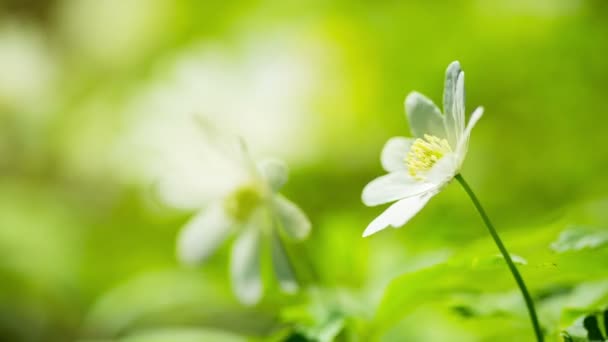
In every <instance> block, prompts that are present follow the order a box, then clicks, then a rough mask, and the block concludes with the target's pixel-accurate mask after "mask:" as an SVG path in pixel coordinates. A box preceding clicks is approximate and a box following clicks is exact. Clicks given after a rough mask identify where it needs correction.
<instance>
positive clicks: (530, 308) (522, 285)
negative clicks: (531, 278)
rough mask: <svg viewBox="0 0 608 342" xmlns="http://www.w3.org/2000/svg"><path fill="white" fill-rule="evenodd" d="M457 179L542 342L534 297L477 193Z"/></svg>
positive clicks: (458, 177)
mask: <svg viewBox="0 0 608 342" xmlns="http://www.w3.org/2000/svg"><path fill="white" fill-rule="evenodd" d="M455 178H456V179H457V180H458V182H460V185H462V187H463V188H464V191H466V193H467V194H468V195H469V197H470V198H471V201H473V204H474V205H475V208H477V211H478V212H479V215H481V218H482V219H483V222H484V223H485V224H486V226H487V227H488V230H489V231H490V235H492V238H493V239H494V242H495V243H496V246H498V249H499V250H500V253H502V256H503V257H504V258H505V260H506V261H507V265H508V266H509V270H511V273H512V274H513V278H515V281H516V282H517V285H518V286H519V289H520V291H521V293H522V295H523V296H524V300H525V302H526V306H527V307H528V313H529V314H530V320H531V321H532V326H534V333H535V334H536V339H537V340H538V341H539V342H542V341H543V339H544V337H543V333H542V330H541V328H540V324H539V323H538V317H537V316H536V310H535V309H534V302H533V301H532V297H531V296H530V293H529V292H528V288H527V287H526V283H524V280H523V278H522V277H521V275H520V274H519V271H518V270H517V267H516V266H515V264H514V263H513V260H512V259H511V255H510V254H509V252H508V251H507V248H506V247H505V245H504V244H503V243H502V240H501V239H500V236H498V232H496V229H494V226H493V225H492V222H490V218H489V217H488V215H487V214H486V212H485V210H483V207H482V206H481V203H480V202H479V199H477V196H475V193H473V190H472V189H471V187H470V186H469V184H467V182H466V181H465V180H464V178H462V175H460V174H457V175H456V176H455Z"/></svg>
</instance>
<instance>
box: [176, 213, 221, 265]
mask: <svg viewBox="0 0 608 342" xmlns="http://www.w3.org/2000/svg"><path fill="white" fill-rule="evenodd" d="M232 225H233V222H232V220H230V219H229V218H228V217H227V216H226V213H225V212H224V208H223V206H222V204H221V202H215V203H212V204H211V205H209V207H207V208H206V209H203V210H201V211H200V212H199V213H198V214H197V215H196V216H194V218H193V219H192V220H190V222H188V223H187V224H186V226H185V227H184V228H183V229H182V231H181V232H180V234H179V236H178V238H177V255H178V258H179V260H180V261H181V262H182V263H184V264H189V265H192V264H197V263H200V262H202V261H203V260H205V259H206V258H207V257H209V256H210V255H211V254H213V252H215V250H216V249H217V248H218V247H219V246H220V244H221V243H222V242H223V241H224V240H225V239H226V237H227V236H228V234H229V233H230V231H231V228H232Z"/></svg>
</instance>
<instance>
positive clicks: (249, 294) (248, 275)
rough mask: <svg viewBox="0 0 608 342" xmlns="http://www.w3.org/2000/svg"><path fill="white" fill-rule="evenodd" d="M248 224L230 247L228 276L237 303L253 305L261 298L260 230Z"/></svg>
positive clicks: (252, 224)
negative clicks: (229, 276)
mask: <svg viewBox="0 0 608 342" xmlns="http://www.w3.org/2000/svg"><path fill="white" fill-rule="evenodd" d="M256 223H257V222H250V224H248V225H247V227H245V230H244V231H243V232H242V233H241V235H240V236H239V237H238V238H237V240H236V241H235V243H234V245H233V246H232V258H231V260H230V275H231V278H232V287H233V289H234V292H235V294H236V296H237V297H238V299H239V301H241V303H243V304H245V305H254V304H256V303H257V302H259V300H260V298H261V297H262V290H263V286H262V276H261V269H260V267H261V265H260V254H261V251H260V245H261V230H260V229H259V227H256V226H255V224H256Z"/></svg>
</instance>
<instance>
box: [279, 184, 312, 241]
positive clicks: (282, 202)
mask: <svg viewBox="0 0 608 342" xmlns="http://www.w3.org/2000/svg"><path fill="white" fill-rule="evenodd" d="M274 209H275V212H276V214H277V216H278V219H279V222H280V226H281V228H283V230H284V231H285V233H286V234H287V235H288V236H289V237H291V238H292V239H296V240H302V239H305V238H307V237H308V234H310V229H311V224H310V221H309V220H308V217H307V216H306V214H305V213H304V212H303V211H302V209H300V208H299V207H298V206H297V205H295V204H294V203H293V202H291V201H290V200H288V199H287V198H285V197H283V196H282V195H277V196H275V198H274Z"/></svg>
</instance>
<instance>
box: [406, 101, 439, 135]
mask: <svg viewBox="0 0 608 342" xmlns="http://www.w3.org/2000/svg"><path fill="white" fill-rule="evenodd" d="M405 112H406V114H407V117H408V120H409V123H410V129H411V131H412V134H413V135H414V136H415V137H418V138H420V137H423V136H424V135H425V134H431V135H434V136H437V137H440V138H446V133H445V124H444V122H443V116H442V115H441V111H440V110H439V108H437V106H436V105H435V104H434V103H433V101H431V100H430V99H428V98H427V97H425V96H424V95H422V94H420V93H418V92H415V91H413V92H411V93H409V95H408V96H407V97H406V98H405Z"/></svg>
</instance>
